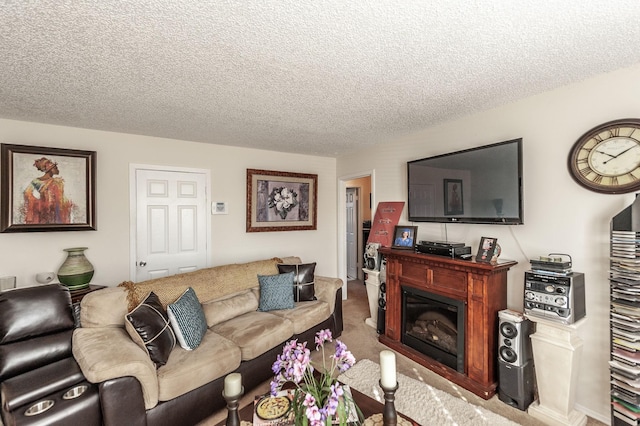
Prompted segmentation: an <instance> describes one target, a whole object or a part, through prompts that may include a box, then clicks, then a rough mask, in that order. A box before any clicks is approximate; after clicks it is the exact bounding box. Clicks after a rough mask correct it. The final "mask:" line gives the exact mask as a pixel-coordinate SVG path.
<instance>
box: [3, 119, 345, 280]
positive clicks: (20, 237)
mask: <svg viewBox="0 0 640 426" xmlns="http://www.w3.org/2000/svg"><path fill="white" fill-rule="evenodd" d="M0 142H1V143H8V144H22V145H35V146H50V147H57V148H70V149H85V150H92V151H97V179H96V183H97V187H96V193H97V206H96V207H97V219H96V222H97V226H98V230H97V231H79V232H33V233H3V234H0V252H1V255H0V276H6V275H14V276H16V277H17V281H18V286H19V287H23V286H28V285H34V284H36V282H35V274H36V273H38V272H47V271H56V270H57V269H58V267H59V266H60V265H61V264H62V262H63V261H64V259H65V257H66V256H65V253H64V252H63V251H62V249H63V248H66V247H76V246H86V247H89V249H88V250H87V251H86V256H87V258H88V259H89V260H90V261H91V263H93V265H94V267H95V270H96V272H95V275H94V278H93V280H92V283H97V284H105V285H109V286H114V285H117V284H119V283H120V282H122V281H124V280H128V279H129V261H130V258H129V164H130V163H138V164H152V165H168V166H176V167H178V166H179V167H187V168H201V169H209V170H211V196H212V198H213V200H215V201H226V202H228V205H229V214H228V215H213V216H211V229H212V241H211V244H212V259H211V265H213V266H215V265H220V264H226V263H239V262H244V261H250V260H257V259H265V258H268V257H274V256H288V255H296V256H300V257H301V258H302V260H303V261H315V262H317V269H316V271H317V273H318V274H319V275H326V276H334V277H335V276H337V266H336V262H337V261H336V256H337V254H336V251H337V249H336V245H337V242H336V235H335V234H336V233H335V229H336V226H337V225H336V220H337V219H336V217H337V216H336V191H337V190H336V184H335V182H336V174H335V168H336V160H335V159H332V158H325V157H314V156H305V155H297V154H283V153H277V152H270V151H263V150H257V149H244V148H232V147H225V146H219V145H209V144H204V143H193V142H184V141H175V140H170V139H161V138H153V137H145V136H137V135H131V134H123V133H112V132H102V131H95V130H86V129H78V128H72V127H63V126H52V125H45V124H37V123H28V122H21V121H14V120H0ZM247 168H255V169H266V170H280V171H288V172H303V173H314V174H318V229H317V230H316V231H287V232H258V233H246V232H245V194H246V169H247ZM34 170H35V169H34Z"/></svg>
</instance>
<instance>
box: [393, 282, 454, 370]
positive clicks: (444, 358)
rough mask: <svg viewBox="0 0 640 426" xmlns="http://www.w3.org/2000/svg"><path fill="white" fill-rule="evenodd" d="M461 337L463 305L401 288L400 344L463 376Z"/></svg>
mask: <svg viewBox="0 0 640 426" xmlns="http://www.w3.org/2000/svg"><path fill="white" fill-rule="evenodd" d="M464 337H465V306H464V302H463V301H461V300H455V299H450V298H448V297H446V296H442V295H439V294H434V293H429V292H426V291H422V290H418V289H415V288H411V287H405V286H402V335H401V342H402V343H404V344H405V345H407V346H409V347H411V348H413V349H415V350H417V351H419V352H421V353H423V354H424V355H426V356H428V357H430V358H432V359H434V360H436V361H438V362H440V363H442V364H444V365H446V366H448V367H451V368H453V369H455V370H456V371H458V372H461V373H464V359H465V358H464V342H465V340H464Z"/></svg>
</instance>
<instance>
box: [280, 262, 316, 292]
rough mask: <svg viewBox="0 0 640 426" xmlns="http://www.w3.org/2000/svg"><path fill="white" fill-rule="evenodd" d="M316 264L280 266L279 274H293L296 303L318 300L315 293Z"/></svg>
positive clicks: (281, 264)
mask: <svg viewBox="0 0 640 426" xmlns="http://www.w3.org/2000/svg"><path fill="white" fill-rule="evenodd" d="M315 271H316V263H315V262H313V263H298V264H291V265H288V264H283V263H280V264H278V272H280V273H281V274H282V273H285V272H293V273H294V274H295V275H294V280H293V281H294V282H293V286H294V287H293V300H294V301H296V302H308V301H310V300H316V292H315Z"/></svg>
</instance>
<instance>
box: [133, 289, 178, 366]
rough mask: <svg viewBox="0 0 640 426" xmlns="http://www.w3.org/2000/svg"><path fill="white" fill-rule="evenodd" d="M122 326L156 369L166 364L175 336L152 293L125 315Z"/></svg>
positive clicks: (164, 313)
mask: <svg viewBox="0 0 640 426" xmlns="http://www.w3.org/2000/svg"><path fill="white" fill-rule="evenodd" d="M124 324H125V328H126V329H127V332H128V333H129V336H131V339H132V340H133V341H134V342H136V344H138V346H140V347H141V348H142V349H144V350H145V351H146V352H147V353H148V354H149V357H150V358H151V361H153V362H154V363H155V364H156V368H158V367H160V366H162V365H165V364H166V363H167V359H169V354H171V351H172V350H173V348H174V346H175V345H176V336H175V335H174V334H173V330H172V329H171V325H169V318H168V317H167V312H166V311H165V310H164V308H163V307H162V304H161V303H160V299H158V296H156V294H155V293H154V292H150V293H149V294H148V295H147V297H145V298H144V300H143V301H142V302H140V304H139V305H138V306H136V307H135V308H134V309H133V310H132V311H131V312H129V313H128V314H127V315H126V317H125V322H124Z"/></svg>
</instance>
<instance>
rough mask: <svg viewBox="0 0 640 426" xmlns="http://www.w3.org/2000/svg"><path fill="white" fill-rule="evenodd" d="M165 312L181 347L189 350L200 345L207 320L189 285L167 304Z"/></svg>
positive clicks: (205, 330)
mask: <svg viewBox="0 0 640 426" xmlns="http://www.w3.org/2000/svg"><path fill="white" fill-rule="evenodd" d="M167 314H168V315H169V321H171V327H172V328H173V331H174V332H175V334H176V338H177V339H178V343H180V346H181V347H183V348H184V349H186V350H188V351H190V350H193V349H195V348H197V347H198V346H200V343H201V342H202V338H203V337H204V334H205V333H206V332H207V320H206V318H205V317H204V312H203V311H202V305H201V304H200V301H199V300H198V296H196V292H195V291H193V289H192V288H191V287H189V288H188V289H187V290H185V292H184V293H182V296H180V297H179V298H178V300H176V301H175V302H173V303H171V304H170V305H169V306H167Z"/></svg>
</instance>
